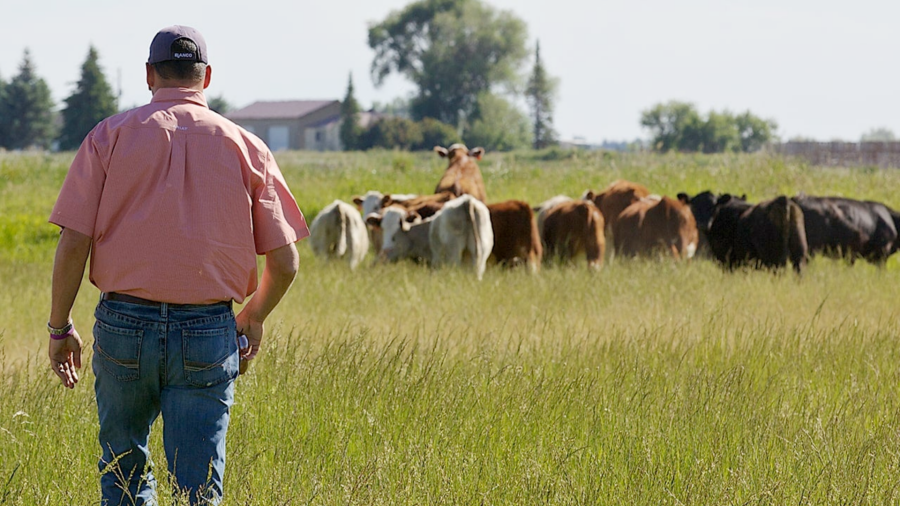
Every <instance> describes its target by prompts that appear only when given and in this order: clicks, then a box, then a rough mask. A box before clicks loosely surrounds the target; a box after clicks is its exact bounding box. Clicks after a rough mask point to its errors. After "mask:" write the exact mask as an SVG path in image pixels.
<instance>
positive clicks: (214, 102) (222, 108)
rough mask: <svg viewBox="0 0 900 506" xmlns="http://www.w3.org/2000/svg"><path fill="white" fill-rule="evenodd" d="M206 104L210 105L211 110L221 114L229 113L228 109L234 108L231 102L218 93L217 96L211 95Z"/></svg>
mask: <svg viewBox="0 0 900 506" xmlns="http://www.w3.org/2000/svg"><path fill="white" fill-rule="evenodd" d="M206 105H208V106H209V108H210V110H212V111H215V112H217V113H219V114H222V115H224V114H227V113H228V111H230V110H231V109H232V107H231V103H230V102H228V101H227V100H225V97H224V96H222V95H217V96H215V97H211V98H210V99H209V100H208V101H207V102H206Z"/></svg>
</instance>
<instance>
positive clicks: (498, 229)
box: [487, 200, 543, 272]
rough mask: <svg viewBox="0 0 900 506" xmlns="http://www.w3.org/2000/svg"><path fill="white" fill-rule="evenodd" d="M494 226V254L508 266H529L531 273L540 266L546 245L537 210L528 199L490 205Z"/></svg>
mask: <svg viewBox="0 0 900 506" xmlns="http://www.w3.org/2000/svg"><path fill="white" fill-rule="evenodd" d="M487 208H488V211H489V212H490V213H491V228H492V229H493V231H494V249H493V251H492V252H491V257H492V258H494V259H495V260H496V261H497V262H498V263H501V264H505V265H508V266H516V265H520V264H525V265H527V266H528V267H529V268H530V269H531V272H537V271H538V270H539V269H540V264H541V257H542V256H543V248H542V247H541V237H540V236H539V235H538V231H537V225H536V224H535V223H534V212H533V211H532V210H531V207H530V206H529V205H528V203H527V202H522V201H521V200H507V201H505V202H497V203H495V204H488V206H487Z"/></svg>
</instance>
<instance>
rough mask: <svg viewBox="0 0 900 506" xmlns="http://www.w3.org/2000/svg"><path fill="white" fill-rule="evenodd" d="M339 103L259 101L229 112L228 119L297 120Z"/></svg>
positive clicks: (325, 101) (323, 101)
mask: <svg viewBox="0 0 900 506" xmlns="http://www.w3.org/2000/svg"><path fill="white" fill-rule="evenodd" d="M336 102H338V101H337V100H275V101H262V100H261V101H258V102H253V103H252V104H250V105H248V106H247V107H244V108H242V109H238V110H236V111H232V112H229V113H228V114H226V115H225V116H226V117H227V118H228V119H232V120H236V119H296V118H302V117H303V116H306V115H307V114H309V113H311V112H314V111H317V110H319V109H321V108H323V107H326V106H329V105H331V104H334V103H336Z"/></svg>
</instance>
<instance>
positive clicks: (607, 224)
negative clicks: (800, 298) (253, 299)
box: [310, 144, 900, 279]
mask: <svg viewBox="0 0 900 506" xmlns="http://www.w3.org/2000/svg"><path fill="white" fill-rule="evenodd" d="M434 149H435V152H437V154H438V155H440V156H441V157H444V158H447V159H448V162H449V164H448V167H447V169H446V171H445V172H444V174H443V176H442V177H441V179H440V181H439V182H438V184H437V187H436V188H435V191H434V194H431V195H398V194H383V193H381V192H379V191H369V192H367V193H366V194H365V195H361V196H357V197H354V198H353V202H354V204H355V206H353V205H351V204H349V203H346V202H343V201H341V200H335V201H334V202H333V203H332V204H331V205H329V206H327V207H326V208H325V209H323V210H322V212H320V213H319V214H318V215H317V216H316V218H315V219H314V220H313V222H312V225H311V226H310V244H311V247H312V250H313V252H314V253H315V254H316V255H317V256H321V257H325V258H336V259H344V260H346V261H347V262H348V263H349V264H350V268H351V269H354V268H356V267H357V266H358V265H359V264H360V263H361V262H362V261H363V260H364V258H365V256H366V254H367V253H368V251H369V249H370V247H371V249H373V250H374V252H375V256H376V262H388V261H390V262H396V261H399V260H413V261H416V262H424V263H428V264H430V265H432V266H434V267H439V266H443V265H471V266H472V268H473V269H474V271H475V273H476V276H477V277H478V279H481V278H482V275H483V274H484V271H485V268H486V265H487V263H488V261H489V260H491V259H493V260H494V261H495V262H496V263H498V264H501V265H506V266H517V265H523V266H526V267H527V268H528V269H530V270H531V271H532V272H537V271H538V270H539V269H540V266H541V263H542V262H561V263H568V262H573V261H575V259H576V258H579V257H581V256H582V255H583V256H584V258H585V259H586V261H587V265H588V267H589V268H590V269H599V268H600V267H601V265H602V263H603V259H604V256H605V253H606V245H607V243H610V244H611V245H612V251H613V252H614V254H615V255H618V256H629V257H634V256H657V257H671V258H674V259H690V258H692V257H694V256H695V255H700V256H706V257H712V258H714V259H715V260H717V261H718V262H720V263H721V264H722V265H723V266H725V267H726V268H728V269H733V268H735V267H739V266H744V265H747V266H751V267H758V268H773V269H780V268H783V267H786V266H787V264H788V262H790V263H791V265H792V266H793V268H794V269H795V270H796V271H797V272H802V270H803V268H804V266H805V265H806V262H807V260H808V258H809V257H810V255H816V254H823V255H828V256H831V257H839V258H846V259H847V260H848V261H850V262H854V261H856V260H857V259H859V258H862V259H865V260H867V261H869V262H873V263H876V264H879V265H881V264H884V262H885V261H886V260H887V258H888V257H889V256H890V255H891V254H892V253H894V252H895V251H896V250H897V248H898V246H900V243H898V240H897V239H898V234H897V231H898V228H900V214H898V213H897V212H895V211H894V210H893V209H891V208H890V207H888V206H886V205H884V204H881V203H878V202H871V201H858V200H852V199H847V198H841V197H814V196H809V195H802V194H801V195H798V196H794V197H788V196H784V195H781V196H778V197H775V198H773V199H770V200H766V201H763V202H759V203H757V204H751V203H749V202H747V200H746V196H745V195H744V196H736V195H731V194H728V193H725V194H713V193H711V192H709V191H705V192H703V193H700V194H697V195H695V196H693V197H691V196H689V195H687V194H685V193H679V194H678V195H677V197H676V198H671V197H668V196H659V195H654V194H651V193H650V191H649V190H648V189H647V188H646V187H645V186H643V185H641V184H638V183H633V182H629V181H622V180H618V181H614V182H613V183H611V184H610V185H609V186H607V187H606V188H605V189H603V190H602V191H600V192H594V191H592V190H588V191H586V192H585V193H584V194H583V195H582V196H581V198H579V199H573V198H571V197H567V196H563V195H558V196H555V197H553V198H550V199H548V200H546V201H544V202H543V203H541V204H539V205H537V206H534V207H532V206H530V205H529V204H527V203H526V202H523V201H520V200H508V201H505V202H498V203H493V204H486V203H485V202H486V201H487V194H486V192H485V187H484V181H483V180H482V177H481V171H480V169H479V168H478V165H477V161H478V160H481V157H482V155H483V154H484V149H482V148H475V149H472V150H469V149H468V148H466V147H465V146H464V145H462V144H454V145H452V146H450V147H449V148H443V147H435V148H434ZM360 211H362V214H360Z"/></svg>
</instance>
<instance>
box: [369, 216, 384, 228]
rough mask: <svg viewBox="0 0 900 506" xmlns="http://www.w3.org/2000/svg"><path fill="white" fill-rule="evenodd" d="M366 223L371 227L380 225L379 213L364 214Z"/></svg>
mask: <svg viewBox="0 0 900 506" xmlns="http://www.w3.org/2000/svg"><path fill="white" fill-rule="evenodd" d="M366 223H368V224H369V225H372V226H373V227H380V226H381V215H380V214H378V213H369V214H367V215H366Z"/></svg>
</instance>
